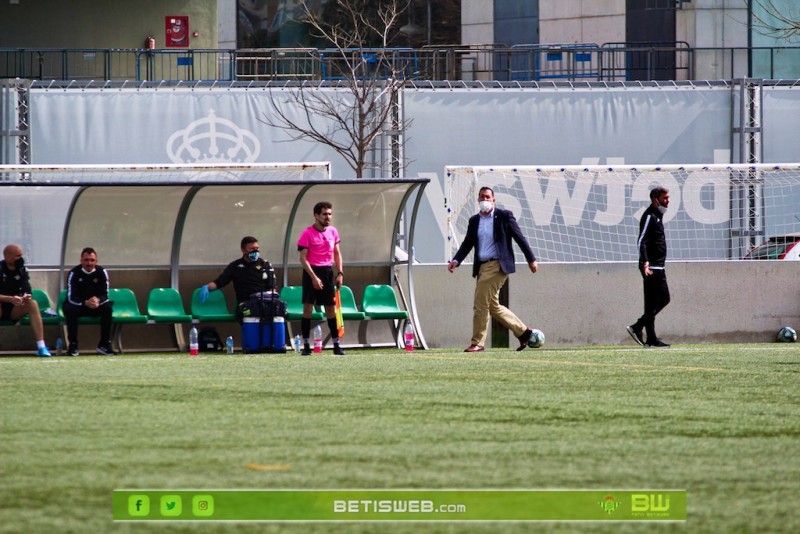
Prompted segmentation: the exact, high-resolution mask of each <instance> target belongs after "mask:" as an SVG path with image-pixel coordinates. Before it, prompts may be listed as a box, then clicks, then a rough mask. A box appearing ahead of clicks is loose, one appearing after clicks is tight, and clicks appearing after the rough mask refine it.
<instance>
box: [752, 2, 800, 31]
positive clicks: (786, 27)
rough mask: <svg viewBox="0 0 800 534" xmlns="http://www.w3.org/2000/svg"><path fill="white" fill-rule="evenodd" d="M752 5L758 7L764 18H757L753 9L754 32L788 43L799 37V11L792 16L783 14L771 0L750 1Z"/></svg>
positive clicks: (757, 15)
mask: <svg viewBox="0 0 800 534" xmlns="http://www.w3.org/2000/svg"><path fill="white" fill-rule="evenodd" d="M752 1H753V4H754V5H757V6H759V7H760V8H761V9H762V10H763V11H764V14H765V16H759V14H758V13H757V12H756V10H755V9H753V10H752V13H753V22H754V24H753V26H754V29H755V30H756V31H758V32H759V33H761V34H763V35H767V36H770V37H775V38H779V39H787V40H789V41H793V40H796V39H797V38H798V37H800V10H798V12H797V13H795V14H794V15H793V14H791V13H785V12H783V11H781V10H780V9H778V7H777V6H776V5H775V4H774V3H773V0H752Z"/></svg>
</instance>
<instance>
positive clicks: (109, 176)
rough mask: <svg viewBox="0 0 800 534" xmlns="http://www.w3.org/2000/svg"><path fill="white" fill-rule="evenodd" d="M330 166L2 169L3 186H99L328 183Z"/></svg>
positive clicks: (258, 165)
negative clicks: (195, 183)
mask: <svg viewBox="0 0 800 534" xmlns="http://www.w3.org/2000/svg"><path fill="white" fill-rule="evenodd" d="M330 178H331V164H330V162H311V163H291V162H290V163H249V164H241V165H235V164H226V163H218V164H216V163H215V164H205V165H195V164H164V165H102V164H97V165H0V183H7V184H9V185H10V184H13V183H21V182H30V183H47V184H64V185H80V184H89V183H92V184H97V183H137V184H142V183H144V184H158V183H190V182H222V183H231V182H264V181H269V182H272V181H303V180H326V179H330Z"/></svg>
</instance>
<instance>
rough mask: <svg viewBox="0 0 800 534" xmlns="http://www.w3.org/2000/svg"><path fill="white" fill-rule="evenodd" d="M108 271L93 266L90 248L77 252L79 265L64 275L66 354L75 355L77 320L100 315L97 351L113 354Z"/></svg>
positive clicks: (94, 261) (93, 251)
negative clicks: (65, 277)
mask: <svg viewBox="0 0 800 534" xmlns="http://www.w3.org/2000/svg"><path fill="white" fill-rule="evenodd" d="M108 288H109V283H108V273H107V272H106V270H105V269H103V268H102V267H101V266H99V265H97V252H95V250H94V249H93V248H91V247H86V248H84V249H83V250H82V251H81V264H80V265H76V266H75V267H73V268H72V270H71V271H70V272H69V275H68V277H67V298H66V300H65V301H64V305H63V310H64V317H65V318H66V319H67V339H68V341H69V347H68V348H67V355H68V356H77V355H78V319H79V318H81V317H99V318H100V341H99V342H98V343H97V353H98V354H114V349H113V348H112V346H111V312H112V310H111V304H112V303H111V301H110V300H108Z"/></svg>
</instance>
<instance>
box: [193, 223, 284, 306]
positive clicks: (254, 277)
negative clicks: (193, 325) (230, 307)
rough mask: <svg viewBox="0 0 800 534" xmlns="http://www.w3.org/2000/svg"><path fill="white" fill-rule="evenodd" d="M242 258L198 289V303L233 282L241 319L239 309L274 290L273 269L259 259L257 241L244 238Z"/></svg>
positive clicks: (252, 238) (251, 238)
mask: <svg viewBox="0 0 800 534" xmlns="http://www.w3.org/2000/svg"><path fill="white" fill-rule="evenodd" d="M241 249H242V257H241V258H239V259H237V260H234V261H232V262H231V263H229V264H228V266H227V267H225V270H224V271H222V273H221V274H220V275H219V276H218V277H217V278H216V279H215V280H214V281H213V282H209V283H207V284H205V285H203V286H201V287H200V297H199V298H200V302H205V300H206V299H207V298H208V292H209V291H213V290H215V289H221V288H223V287H225V286H226V285H228V284H229V283H230V282H233V289H234V292H235V293H236V303H237V316H238V317H240V318H241V307H242V305H243V304H245V303H246V302H247V301H248V300H250V297H251V296H253V295H254V294H257V293H261V292H262V291H274V290H275V269H273V268H272V265H271V264H270V263H269V262H268V261H267V260H265V259H263V258H261V252H260V250H259V245H258V239H256V238H255V237H253V236H245V237H243V238H242V242H241Z"/></svg>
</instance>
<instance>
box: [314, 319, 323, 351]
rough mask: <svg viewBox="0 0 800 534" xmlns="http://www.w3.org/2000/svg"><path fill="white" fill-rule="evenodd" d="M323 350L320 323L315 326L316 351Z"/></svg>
mask: <svg viewBox="0 0 800 534" xmlns="http://www.w3.org/2000/svg"><path fill="white" fill-rule="evenodd" d="M320 352H322V328H320V326H319V325H317V326H315V327H314V353H315V354H318V353H320Z"/></svg>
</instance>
